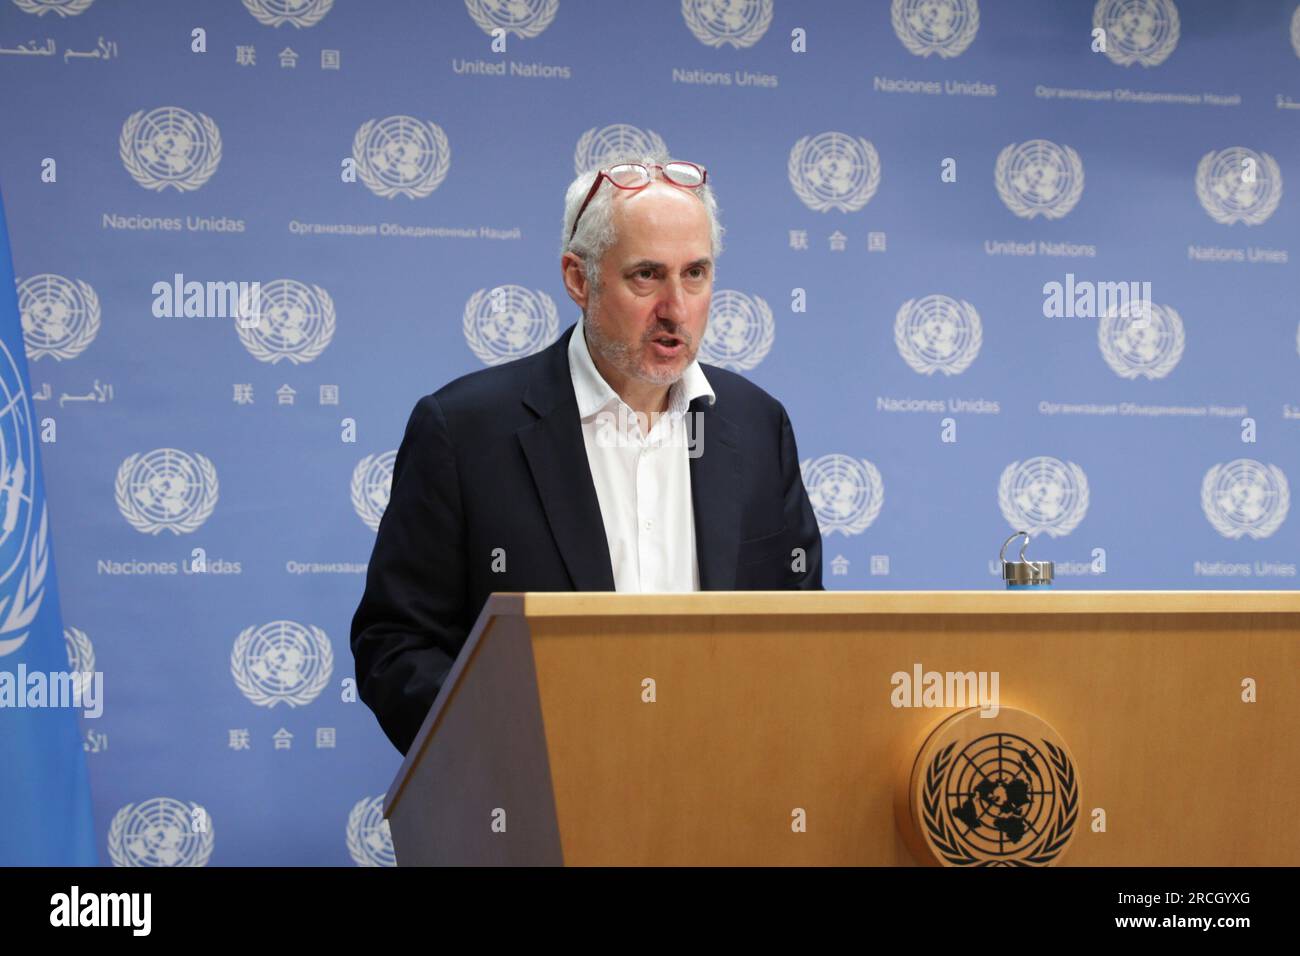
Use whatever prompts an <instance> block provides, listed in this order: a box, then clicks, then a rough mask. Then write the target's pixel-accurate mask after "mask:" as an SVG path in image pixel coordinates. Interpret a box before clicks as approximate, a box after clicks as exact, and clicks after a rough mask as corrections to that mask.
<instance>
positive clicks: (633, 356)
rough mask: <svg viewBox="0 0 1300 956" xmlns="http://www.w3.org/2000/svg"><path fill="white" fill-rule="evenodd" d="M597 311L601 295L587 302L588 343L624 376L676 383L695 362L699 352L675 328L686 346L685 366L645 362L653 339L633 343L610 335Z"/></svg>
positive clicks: (669, 383) (662, 382)
mask: <svg viewBox="0 0 1300 956" xmlns="http://www.w3.org/2000/svg"><path fill="white" fill-rule="evenodd" d="M597 312H598V302H597V298H596V297H595V296H593V297H592V298H591V299H590V300H589V301H588V303H587V315H586V318H584V319H583V323H582V324H583V328H584V329H585V330H586V335H587V344H588V345H589V346H590V347H591V348H593V349H595V350H596V351H597V352H598V353H599V354H600V357H601V358H603V359H604V360H605V361H606V362H608V363H609V364H610V365H612V366H614V368H616V369H618V371H619V372H620V373H622V374H623V375H626V376H628V377H629V378H634V379H637V380H638V381H641V382H648V383H650V384H651V385H673V384H676V383H677V382H678V381H679V380H680V379H681V377H682V372H684V371H685V370H686V369H687V368H688V367H689V366H690V364H691V362H693V361H695V353H694V352H692V351H691V343H690V342H689V341H688V340H687V339H686V336H685V335H684V334H683V333H682V332H680V331H674V332H673V333H672V334H673V335H676V336H678V337H679V338H681V340H682V341H683V342H684V343H685V347H686V356H687V359H686V362H685V363H684V364H683V365H682V367H681V369H680V370H678V369H674V368H655V367H647V366H646V364H645V363H644V361H643V356H644V355H645V346H646V345H647V344H648V343H649V339H645V340H643V341H641V342H638V343H637V344H635V345H629V344H628V343H626V342H623V341H620V340H618V339H615V338H613V337H611V336H609V335H606V334H605V329H604V327H603V325H602V324H601V322H600V321H599V320H598V319H596V318H595V316H596V313H597ZM657 334H659V330H658V329H657V328H656V329H655V331H654V332H653V333H652V337H653V335H657Z"/></svg>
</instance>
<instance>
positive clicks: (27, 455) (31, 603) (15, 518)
mask: <svg viewBox="0 0 1300 956" xmlns="http://www.w3.org/2000/svg"><path fill="white" fill-rule="evenodd" d="M0 402H3V403H4V404H3V407H2V408H0V509H3V510H2V511H0V514H3V515H4V521H3V523H0V657H4V656H5V655H6V654H12V653H13V652H14V651H16V650H18V648H20V647H22V646H23V644H24V643H25V642H26V640H27V635H28V630H27V628H28V627H29V626H30V625H31V623H32V621H33V620H34V619H35V618H36V614H37V612H38V611H40V609H41V602H42V600H43V599H44V597H45V574H46V572H47V571H48V570H49V557H50V552H49V525H48V523H47V515H46V510H45V505H44V503H43V502H42V504H41V515H40V524H39V525H37V526H36V527H35V528H33V527H32V519H33V517H34V515H33V510H34V509H33V507H32V505H33V503H34V502H35V500H36V445H35V439H34V437H33V435H32V420H31V404H30V402H29V401H28V398H27V393H26V392H25V391H24V390H23V379H22V375H21V374H19V371H18V366H17V364H16V363H15V362H14V359H13V356H12V355H10V354H9V348H8V346H6V345H5V344H4V342H3V341H0Z"/></svg>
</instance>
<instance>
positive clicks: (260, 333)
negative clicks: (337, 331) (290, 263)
mask: <svg viewBox="0 0 1300 956" xmlns="http://www.w3.org/2000/svg"><path fill="white" fill-rule="evenodd" d="M253 317H254V316H252V315H250V314H246V313H245V312H244V311H243V303H242V302H241V303H240V309H239V310H237V314H236V318H235V331H236V332H238V333H239V341H240V342H242V343H243V344H244V348H246V349H248V352H249V354H250V355H252V356H253V358H255V359H257V360H258V361H261V362H270V363H271V364H272V365H274V364H276V363H277V362H279V361H281V360H282V359H288V360H289V361H290V362H291V363H292V364H294V365H301V364H303V363H305V362H310V361H311V360H312V359H314V358H316V357H317V356H319V355H320V354H321V352H324V351H325V346H327V345H329V344H330V341H331V340H332V339H333V338H334V300H333V299H331V298H330V296H329V293H328V292H326V291H325V290H324V289H322V288H321V287H320V286H318V285H313V286H308V285H305V284H304V283H302V282H298V281H297V280H295V279H276V280H274V281H272V282H268V283H266V284H265V285H263V286H261V295H260V306H259V310H258V314H257V316H256V317H255V318H256V319H257V324H256V325H252V326H245V324H244V321H245V320H246V319H248V318H253Z"/></svg>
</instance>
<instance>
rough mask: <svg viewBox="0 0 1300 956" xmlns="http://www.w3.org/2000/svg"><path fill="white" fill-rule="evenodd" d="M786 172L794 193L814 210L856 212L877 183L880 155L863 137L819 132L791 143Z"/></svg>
mask: <svg viewBox="0 0 1300 956" xmlns="http://www.w3.org/2000/svg"><path fill="white" fill-rule="evenodd" d="M786 172H787V173H788V174H789V177H790V186H791V188H793V189H794V194H795V195H796V196H798V197H799V198H800V200H802V201H803V204H804V205H805V206H807V207H808V208H809V209H811V210H813V211H814V212H826V211H827V210H828V209H839V210H841V211H842V212H857V211H858V210H859V209H861V208H862V207H863V206H865V205H866V204H867V203H868V202H870V201H871V197H872V196H874V195H875V194H876V188H877V187H878V186H879V185H880V157H879V156H878V155H877V154H876V147H874V146H873V145H871V143H870V142H869V141H868V140H865V139H863V138H862V137H858V138H857V139H854V138H853V137H852V136H849V135H848V134H847V133H836V132H828V133H818V134H817V135H816V136H805V137H803V139H801V140H799V141H798V142H797V143H795V144H794V148H793V149H791V150H790V160H789V162H788V163H787V164H786Z"/></svg>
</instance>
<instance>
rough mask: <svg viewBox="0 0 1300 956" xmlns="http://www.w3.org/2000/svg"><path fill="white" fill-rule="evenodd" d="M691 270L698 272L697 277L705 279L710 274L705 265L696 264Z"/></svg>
mask: <svg viewBox="0 0 1300 956" xmlns="http://www.w3.org/2000/svg"><path fill="white" fill-rule="evenodd" d="M691 271H692V272H694V273H695V274H696V278H697V279H703V278H704V277H705V275H707V274H708V273H707V272H706V270H705V268H704V267H703V266H696V267H695V268H694V269H692V270H691Z"/></svg>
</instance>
